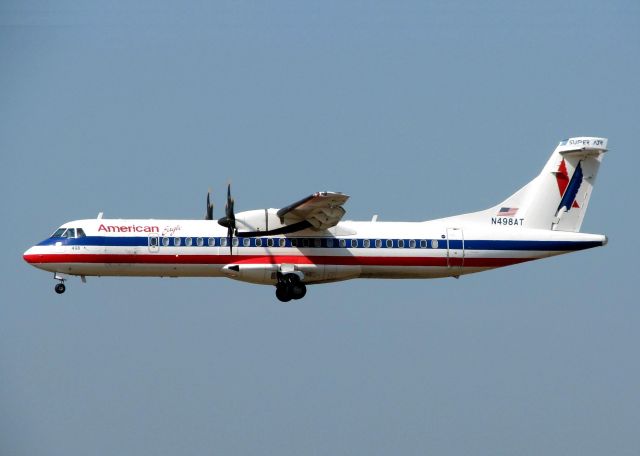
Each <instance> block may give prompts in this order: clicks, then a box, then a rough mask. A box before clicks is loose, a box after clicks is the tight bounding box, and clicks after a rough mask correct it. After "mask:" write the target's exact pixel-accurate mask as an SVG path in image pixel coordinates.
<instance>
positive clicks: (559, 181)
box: [497, 137, 607, 232]
mask: <svg viewBox="0 0 640 456" xmlns="http://www.w3.org/2000/svg"><path fill="white" fill-rule="evenodd" d="M606 151H607V139H606V138H591V137H580V138H571V139H567V140H564V141H560V144H558V147H556V150H554V151H553V154H552V155H551V158H549V161H547V164H546V165H545V166H544V168H543V169H542V172H541V173H540V174H539V175H538V176H537V177H536V178H535V179H533V180H532V181H531V182H529V183H528V184H527V185H525V186H524V187H522V188H521V189H520V190H518V191H517V192H516V193H514V194H513V195H511V196H510V197H509V198H507V199H506V200H504V201H503V202H502V203H501V204H500V205H499V206H497V215H501V214H505V215H506V216H514V215H515V213H516V212H517V217H518V218H521V219H523V223H522V224H523V225H524V226H525V227H527V228H541V229H551V230H559V231H574V232H576V231H580V226H581V225H582V220H583V219H584V215H585V213H586V212H587V207H588V205H589V199H590V198H591V192H592V191H593V186H594V184H595V180H596V175H597V174H598V168H599V167H600V163H601V162H602V157H603V154H604V153H605V152H606Z"/></svg>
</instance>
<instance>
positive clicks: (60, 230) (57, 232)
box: [51, 228, 67, 238]
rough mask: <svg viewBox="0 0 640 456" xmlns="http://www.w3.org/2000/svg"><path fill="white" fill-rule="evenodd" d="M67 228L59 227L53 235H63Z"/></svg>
mask: <svg viewBox="0 0 640 456" xmlns="http://www.w3.org/2000/svg"><path fill="white" fill-rule="evenodd" d="M66 230H67V229H66V228H58V229H57V230H56V231H55V232H54V233H53V234H52V235H51V237H52V238H54V237H62V233H64V232H65V231H66Z"/></svg>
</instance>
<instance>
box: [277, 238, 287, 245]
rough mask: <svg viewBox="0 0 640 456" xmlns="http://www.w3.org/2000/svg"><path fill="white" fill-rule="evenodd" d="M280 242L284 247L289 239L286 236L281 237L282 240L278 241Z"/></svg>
mask: <svg viewBox="0 0 640 456" xmlns="http://www.w3.org/2000/svg"><path fill="white" fill-rule="evenodd" d="M278 243H279V244H280V247H284V246H286V245H287V241H286V239H285V238H280V240H279V241H278Z"/></svg>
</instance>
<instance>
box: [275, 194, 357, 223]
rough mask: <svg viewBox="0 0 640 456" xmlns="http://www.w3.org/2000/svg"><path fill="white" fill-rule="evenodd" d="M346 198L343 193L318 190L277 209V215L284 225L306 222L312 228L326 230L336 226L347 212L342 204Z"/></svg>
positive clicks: (347, 196)
mask: <svg viewBox="0 0 640 456" xmlns="http://www.w3.org/2000/svg"><path fill="white" fill-rule="evenodd" d="M348 199H349V195H345V194H344V193H339V192H318V193H314V194H313V195H309V196H307V197H306V198H303V199H301V200H300V201H296V202H295V203H293V204H290V205H288V206H286V207H283V208H282V209H279V210H278V212H277V215H278V217H279V218H280V223H282V224H284V225H293V224H296V223H301V222H307V223H308V224H309V225H310V226H309V227H310V228H311V229H313V230H317V231H320V230H326V229H327V228H331V227H332V226H336V225H337V224H338V222H339V221H340V219H341V218H342V217H343V216H344V214H345V213H346V212H347V211H345V210H344V208H343V207H342V205H343V204H344V203H346V202H347V200H348Z"/></svg>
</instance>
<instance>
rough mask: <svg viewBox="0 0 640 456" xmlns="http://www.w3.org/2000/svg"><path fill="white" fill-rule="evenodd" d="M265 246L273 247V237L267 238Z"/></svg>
mask: <svg viewBox="0 0 640 456" xmlns="http://www.w3.org/2000/svg"><path fill="white" fill-rule="evenodd" d="M267 247H273V238H268V239H267Z"/></svg>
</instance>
